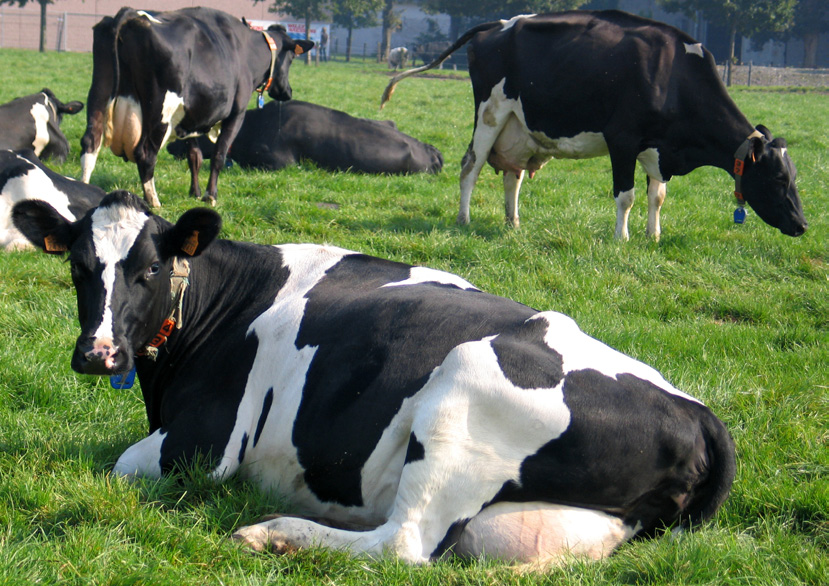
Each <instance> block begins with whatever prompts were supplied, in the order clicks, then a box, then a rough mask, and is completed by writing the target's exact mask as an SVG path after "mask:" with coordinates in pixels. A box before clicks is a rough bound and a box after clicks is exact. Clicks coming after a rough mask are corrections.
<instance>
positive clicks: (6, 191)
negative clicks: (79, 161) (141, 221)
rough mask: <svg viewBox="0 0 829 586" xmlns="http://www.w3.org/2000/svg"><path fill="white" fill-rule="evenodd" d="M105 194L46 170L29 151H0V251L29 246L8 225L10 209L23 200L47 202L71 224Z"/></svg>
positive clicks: (93, 186)
mask: <svg viewBox="0 0 829 586" xmlns="http://www.w3.org/2000/svg"><path fill="white" fill-rule="evenodd" d="M105 195H106V192H104V190H103V189H101V188H100V187H97V186H95V185H86V184H84V183H81V182H80V181H75V180H74V179H70V178H69V177H64V176H63V175H59V174H58V173H55V172H54V171H52V170H51V169H49V168H48V167H46V166H45V165H44V164H43V163H41V162H40V160H39V159H38V158H37V156H36V155H35V154H34V152H33V151H31V150H22V151H10V150H0V250H19V249H24V248H31V247H32V245H31V244H30V243H29V241H28V240H27V239H26V238H24V236H23V235H22V234H21V233H20V232H18V231H17V229H16V228H15V227H14V225H13V224H12V206H13V205H14V204H15V203H17V202H18V201H21V200H24V199H39V200H42V201H45V202H48V203H49V204H50V205H51V206H52V207H53V208H55V209H56V210H57V211H58V213H60V215H61V216H63V217H64V218H66V219H67V220H69V221H71V222H74V221H75V220H77V219H79V218H82V217H83V216H84V214H86V212H87V211H89V210H90V209H92V208H94V207H95V206H97V205H98V204H99V203H100V202H101V199H103V197H104V196H105Z"/></svg>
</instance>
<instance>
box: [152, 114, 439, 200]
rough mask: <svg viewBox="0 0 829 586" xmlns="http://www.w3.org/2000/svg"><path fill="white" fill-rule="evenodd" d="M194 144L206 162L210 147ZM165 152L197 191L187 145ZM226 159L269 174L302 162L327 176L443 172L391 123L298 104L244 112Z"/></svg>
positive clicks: (430, 152) (434, 154)
mask: <svg viewBox="0 0 829 586" xmlns="http://www.w3.org/2000/svg"><path fill="white" fill-rule="evenodd" d="M197 140H198V144H199V150H200V151H201V152H202V153H203V156H204V158H210V157H212V156H213V152H214V151H215V150H216V145H214V144H213V143H212V142H210V140H209V139H208V138H207V137H199V138H198V139H197ZM167 150H168V151H169V152H170V154H172V155H173V156H174V157H176V158H184V157H186V156H187V157H188V162H189V165H190V175H191V178H192V183H193V184H195V185H198V173H199V167H200V166H201V160H200V158H192V157H189V149H188V145H187V143H186V142H185V141H175V142H172V143H170V144H169V145H167ZM228 157H229V158H230V159H232V160H233V161H235V162H237V163H238V164H239V165H240V166H242V167H245V168H259V169H271V170H274V171H276V170H279V169H282V168H283V167H287V166H290V165H298V164H299V163H300V161H301V160H303V159H307V160H310V161H313V162H314V163H316V164H317V165H319V166H320V167H322V168H323V169H329V170H331V171H360V172H363V173H400V174H405V173H437V172H439V171H440V170H441V168H442V167H443V156H442V155H441V154H440V151H439V150H437V149H436V148H435V147H433V146H432V145H430V144H426V143H424V142H420V141H419V140H417V139H416V138H412V137H411V136H409V135H407V134H404V133H402V132H400V131H399V130H397V128H395V125H394V123H393V122H389V121H377V120H370V119H367V118H355V117H353V116H350V115H348V114H346V113H345V112H340V111H339V110H332V109H331V108H326V107H324V106H319V105H317V104H309V103H308V102H301V101H298V100H291V101H289V102H276V101H274V102H269V103H268V104H266V105H265V106H264V107H263V108H261V109H253V110H248V111H247V113H246V114H245V121H244V123H243V124H242V128H241V130H239V134H238V135H237V136H236V139H235V140H234V141H233V145H232V146H231V148H230V150H229V151H228Z"/></svg>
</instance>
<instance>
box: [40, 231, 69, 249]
mask: <svg viewBox="0 0 829 586" xmlns="http://www.w3.org/2000/svg"><path fill="white" fill-rule="evenodd" d="M43 247H44V248H45V249H46V252H66V250H67V248H66V246H64V245H63V244H60V243H59V242H58V239H57V238H56V237H55V235H54V234H49V235H48V236H47V237H46V238H44V239H43Z"/></svg>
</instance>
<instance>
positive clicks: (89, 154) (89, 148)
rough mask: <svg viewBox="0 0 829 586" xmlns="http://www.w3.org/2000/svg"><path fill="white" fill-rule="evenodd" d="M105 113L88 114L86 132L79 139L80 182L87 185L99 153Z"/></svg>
mask: <svg viewBox="0 0 829 586" xmlns="http://www.w3.org/2000/svg"><path fill="white" fill-rule="evenodd" d="M105 115H106V114H105V111H99V112H94V113H90V114H89V116H88V120H87V126H86V132H84V135H83V136H82V137H81V181H83V182H84V183H89V180H90V179H91V178H92V171H94V170H95V163H97V161H98V153H100V152H101V145H102V144H103V135H104V121H105Z"/></svg>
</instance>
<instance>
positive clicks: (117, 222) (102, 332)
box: [92, 206, 149, 340]
mask: <svg viewBox="0 0 829 586" xmlns="http://www.w3.org/2000/svg"><path fill="white" fill-rule="evenodd" d="M148 218H149V216H147V215H146V214H145V213H143V212H141V211H139V210H137V209H135V208H132V207H126V206H111V207H103V208H98V209H97V210H95V212H94V213H93V214H92V242H93V244H94V246H95V255H96V256H97V257H98V260H99V261H100V262H101V264H102V265H103V273H102V275H101V279H102V281H103V288H104V299H105V301H104V310H103V315H102V316H101V323H100V325H99V326H98V329H97V330H96V331H95V334H94V337H95V338H96V339H109V340H112V338H113V324H112V315H113V314H112V292H113V290H114V288H115V277H116V267H117V265H118V263H119V262H121V261H122V260H124V259H125V258H127V255H128V254H129V251H130V250H131V249H132V247H133V245H134V244H135V241H136V239H137V238H138V235H139V234H140V233H141V230H142V229H143V228H144V224H146V222H147V219H148Z"/></svg>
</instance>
